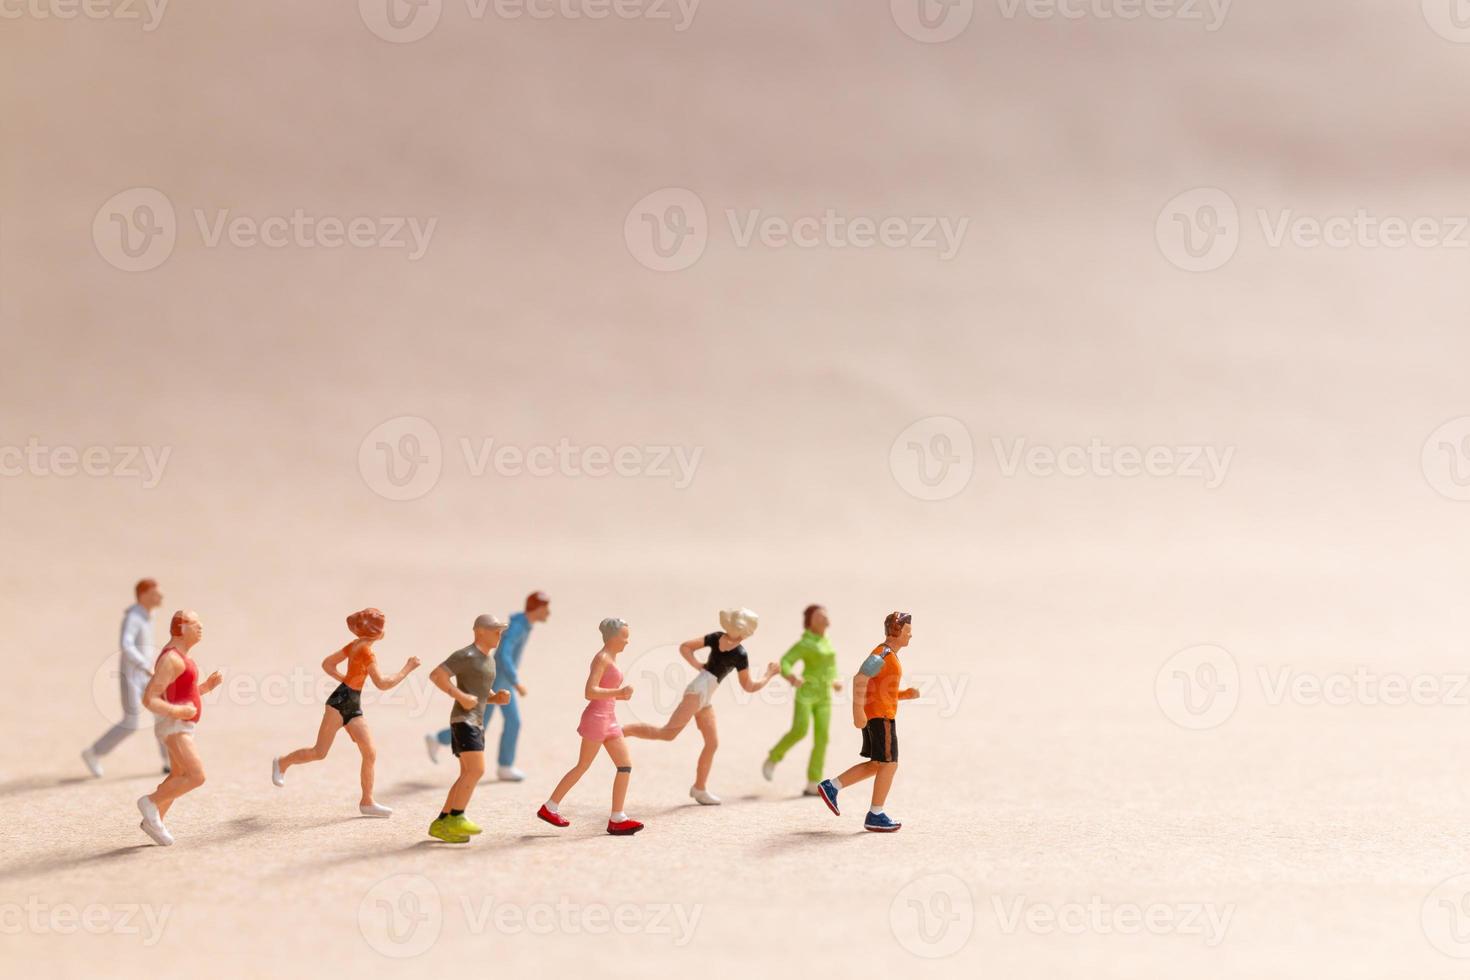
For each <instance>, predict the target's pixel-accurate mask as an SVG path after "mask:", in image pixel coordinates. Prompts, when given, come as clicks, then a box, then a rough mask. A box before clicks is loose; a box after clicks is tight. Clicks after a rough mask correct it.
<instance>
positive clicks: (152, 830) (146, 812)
mask: <svg viewBox="0 0 1470 980" xmlns="http://www.w3.org/2000/svg"><path fill="white" fill-rule="evenodd" d="M138 812H139V813H141V814H143V821H142V822H141V823H139V824H138V826H139V827H140V828H141V829H142V831H143V833H145V834H147V835H148V836H149V837H152V838H153V842H154V843H155V844H162V845H163V846H164V847H167V846H168V845H170V844H172V843H173V842H174V835H173V834H170V833H169V832H168V828H167V827H165V826H164V825H163V818H162V817H160V816H159V815H158V807H156V806H154V805H153V801H152V800H150V799H149V798H148V797H146V796H140V797H138Z"/></svg>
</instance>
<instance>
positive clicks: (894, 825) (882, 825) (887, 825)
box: [863, 810, 903, 834]
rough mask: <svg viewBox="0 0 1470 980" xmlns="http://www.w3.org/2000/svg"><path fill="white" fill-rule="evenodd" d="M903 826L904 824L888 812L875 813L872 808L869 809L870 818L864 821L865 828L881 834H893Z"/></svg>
mask: <svg viewBox="0 0 1470 980" xmlns="http://www.w3.org/2000/svg"><path fill="white" fill-rule="evenodd" d="M902 826H903V824H901V823H899V822H898V821H897V820H894V819H893V818H892V817H890V816H889V815H888V814H886V813H874V812H872V811H871V810H869V811H868V819H866V820H864V821H863V829H864V830H871V831H873V832H874V833H879V834H891V833H893V832H894V831H895V830H897V829H898V828H900V827H902Z"/></svg>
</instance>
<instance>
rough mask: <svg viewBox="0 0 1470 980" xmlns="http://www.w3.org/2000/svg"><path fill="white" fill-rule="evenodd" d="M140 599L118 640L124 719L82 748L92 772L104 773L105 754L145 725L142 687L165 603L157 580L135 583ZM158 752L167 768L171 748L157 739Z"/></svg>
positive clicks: (125, 615) (135, 593)
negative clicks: (154, 617)
mask: <svg viewBox="0 0 1470 980" xmlns="http://www.w3.org/2000/svg"><path fill="white" fill-rule="evenodd" d="M133 597H134V598H135V599H136V600H137V601H136V602H134V603H133V604H132V605H131V606H129V607H128V609H127V612H125V613H123V622H122V636H121V637H120V639H119V641H118V647H119V653H118V661H117V665H118V671H117V672H118V680H119V687H120V688H121V691H122V709H123V717H122V721H120V722H118V723H117V724H116V725H113V726H112V727H111V728H109V729H108V730H107V731H106V732H105V733H103V735H102V737H101V738H99V739H98V740H97V741H95V742H93V743H92V744H91V745H90V746H88V747H87V748H86V749H85V750H84V751H83V752H82V762H84V763H86V766H87V769H88V771H89V772H91V773H92V775H93V776H101V775H102V757H103V756H104V755H106V754H107V753H109V752H111V751H112V750H113V749H115V748H117V746H118V744H119V743H120V742H122V740H123V739H125V738H127V737H128V736H129V735H131V734H133V732H136V731H137V730H138V729H140V728H142V727H143V689H144V688H146V687H147V686H148V679H149V678H151V677H152V676H153V624H152V622H151V621H150V617H151V616H152V614H153V610H155V609H157V608H158V607H159V606H161V605H163V593H162V592H160V591H158V583H157V582H155V581H153V579H151V578H145V579H143V580H142V581H141V582H139V583H138V584H137V585H135V586H134V587H133ZM158 754H159V755H161V756H162V757H163V771H164V772H165V773H166V772H168V750H167V749H166V748H164V745H163V740H162V739H159V740H158Z"/></svg>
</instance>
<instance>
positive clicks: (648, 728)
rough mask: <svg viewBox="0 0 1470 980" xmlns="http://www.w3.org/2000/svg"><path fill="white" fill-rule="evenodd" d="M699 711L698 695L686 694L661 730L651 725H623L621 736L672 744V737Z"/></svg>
mask: <svg viewBox="0 0 1470 980" xmlns="http://www.w3.org/2000/svg"><path fill="white" fill-rule="evenodd" d="M698 710H699V695H698V694H686V695H684V697H683V699H681V700H680V701H679V706H678V707H677V708H675V709H674V713H673V714H672V715H669V720H668V721H667V722H665V723H664V726H663V727H662V728H654V727H653V726H652V725H642V724H639V725H624V726H623V734H624V735H625V736H627V737H628V738H651V739H654V740H655V741H659V742H672V741H673V740H674V736H676V735H678V734H679V733H680V732H682V731H683V730H684V726H685V725H687V724H689V719H691V718H693V717H694V713H695V712H696V711H698Z"/></svg>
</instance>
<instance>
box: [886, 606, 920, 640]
mask: <svg viewBox="0 0 1470 980" xmlns="http://www.w3.org/2000/svg"><path fill="white" fill-rule="evenodd" d="M913 621H914V616H913V613H906V612H891V613H889V614H888V616H887V618H885V619H884V620H883V633H884V635H885V636H897V635H898V634H900V633H902V632H903V628H904V627H905V626H907V625H908V624H910V623H912V622H913Z"/></svg>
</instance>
